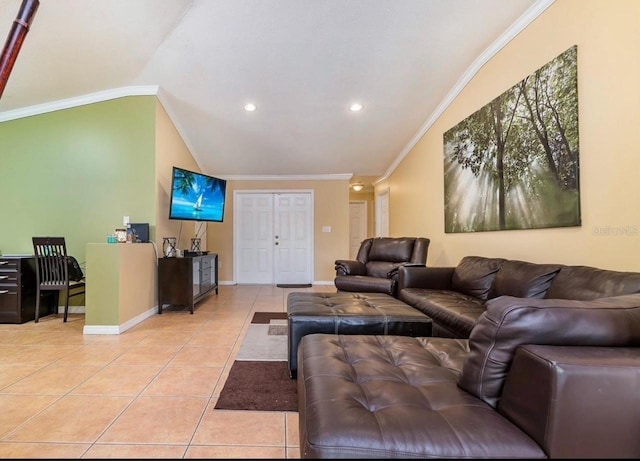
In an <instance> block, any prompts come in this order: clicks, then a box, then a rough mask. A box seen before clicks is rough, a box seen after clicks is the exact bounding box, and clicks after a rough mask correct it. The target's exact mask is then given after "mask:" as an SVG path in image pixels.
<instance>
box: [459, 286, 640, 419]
mask: <svg viewBox="0 0 640 461" xmlns="http://www.w3.org/2000/svg"><path fill="white" fill-rule="evenodd" d="M523 344H539V345H552V346H613V347H617V346H620V347H633V346H639V345H640V294H633V295H626V296H617V297H613V298H602V299H598V300H594V301H577V300H565V299H531V298H514V297H511V296H501V297H499V298H495V299H491V300H489V301H487V303H486V311H485V312H484V313H483V314H482V315H481V316H480V318H479V319H478V322H477V323H476V325H475V327H474V328H473V330H472V331H471V335H470V336H469V349H470V352H469V355H468V356H467V358H466V360H465V363H464V366H463V368H462V373H461V375H460V378H459V380H458V385H459V386H460V387H461V388H463V389H465V390H466V391H467V392H469V393H471V394H473V395H475V396H476V397H478V398H479V399H482V400H484V401H485V402H486V403H488V404H489V405H491V406H493V407H494V408H496V407H497V405H498V402H499V399H500V395H501V394H502V388H503V385H504V381H505V378H506V376H507V373H508V371H509V368H510V367H511V362H512V360H513V356H514V354H515V351H516V349H517V348H518V347H519V346H521V345H523Z"/></svg>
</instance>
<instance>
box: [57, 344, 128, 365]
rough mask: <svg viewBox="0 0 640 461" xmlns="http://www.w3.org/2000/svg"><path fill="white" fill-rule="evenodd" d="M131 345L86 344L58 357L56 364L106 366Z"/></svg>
mask: <svg viewBox="0 0 640 461" xmlns="http://www.w3.org/2000/svg"><path fill="white" fill-rule="evenodd" d="M129 348H130V346H120V345H117V344H116V345H113V346H111V345H101V344H98V345H96V344H85V345H84V346H82V347H79V348H78V349H77V350H75V351H73V352H71V353H70V354H67V355H65V356H64V357H61V358H60V359H58V360H57V361H56V362H55V363H56V365H95V366H105V365H107V364H109V363H110V362H113V361H114V360H115V359H116V358H117V357H118V356H120V355H122V354H123V353H125V352H126V351H127V350H128V349H129Z"/></svg>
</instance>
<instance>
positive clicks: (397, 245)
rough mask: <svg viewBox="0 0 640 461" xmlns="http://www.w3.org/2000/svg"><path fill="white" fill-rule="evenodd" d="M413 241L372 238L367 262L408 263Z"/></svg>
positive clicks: (409, 239) (401, 238)
mask: <svg viewBox="0 0 640 461" xmlns="http://www.w3.org/2000/svg"><path fill="white" fill-rule="evenodd" d="M415 240H416V239H415V238H411V237H397V238H393V237H380V238H374V239H373V240H372V242H371V249H370V250H369V261H388V262H392V263H401V262H408V261H410V260H411V253H413V244H414V242H415Z"/></svg>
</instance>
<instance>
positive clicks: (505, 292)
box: [489, 260, 562, 298]
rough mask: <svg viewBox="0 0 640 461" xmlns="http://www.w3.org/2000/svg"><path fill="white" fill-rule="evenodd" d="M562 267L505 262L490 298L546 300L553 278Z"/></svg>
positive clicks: (497, 276) (492, 288)
mask: <svg viewBox="0 0 640 461" xmlns="http://www.w3.org/2000/svg"><path fill="white" fill-rule="evenodd" d="M561 267H562V266H560V265H559V264H535V263H529V262H525V261H516V260H510V261H505V262H504V263H502V265H501V266H500V270H499V271H498V272H497V274H496V277H495V279H494V280H493V285H492V286H491V289H490V290H489V298H497V297H498V296H515V297H516V298H544V295H545V294H546V293H547V290H548V289H549V286H550V285H551V282H552V280H553V278H554V277H555V276H556V274H557V273H558V271H559V270H560V268H561Z"/></svg>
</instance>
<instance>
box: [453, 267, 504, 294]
mask: <svg viewBox="0 0 640 461" xmlns="http://www.w3.org/2000/svg"><path fill="white" fill-rule="evenodd" d="M504 261H505V259H502V258H484V257H482V256H465V257H464V258H462V259H461V260H460V262H459V263H458V265H457V266H456V268H455V269H454V271H453V278H452V279H451V287H452V288H453V290H455V291H459V292H460V293H463V294H465V295H468V296H473V297H476V298H478V299H481V300H482V301H486V300H487V297H488V295H489V290H490V289H491V284H492V283H493V279H494V278H495V276H496V273H497V272H498V269H500V266H501V265H502V264H503V263H504Z"/></svg>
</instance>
